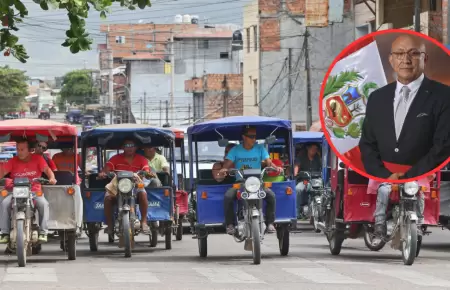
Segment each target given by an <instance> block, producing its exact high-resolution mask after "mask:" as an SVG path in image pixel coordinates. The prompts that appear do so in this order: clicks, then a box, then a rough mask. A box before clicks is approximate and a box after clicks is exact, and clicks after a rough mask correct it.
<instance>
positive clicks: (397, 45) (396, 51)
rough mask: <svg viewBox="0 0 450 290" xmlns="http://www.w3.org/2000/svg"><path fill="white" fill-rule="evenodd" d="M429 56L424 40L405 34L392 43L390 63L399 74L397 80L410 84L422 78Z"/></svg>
mask: <svg viewBox="0 0 450 290" xmlns="http://www.w3.org/2000/svg"><path fill="white" fill-rule="evenodd" d="M426 61H427V55H426V52H425V43H424V41H423V39H422V38H420V37H418V36H415V35H411V34H403V35H401V36H399V37H397V38H396V39H395V40H394V42H393V43H392V48H391V55H390V56H389V62H390V64H391V66H392V69H393V70H394V71H395V72H396V74H397V80H398V81H399V82H400V83H402V84H405V85H407V84H409V83H411V82H413V81H414V80H416V79H417V78H418V77H420V76H421V75H422V73H423V71H424V70H425V63H426Z"/></svg>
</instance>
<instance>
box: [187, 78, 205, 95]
mask: <svg viewBox="0 0 450 290" xmlns="http://www.w3.org/2000/svg"><path fill="white" fill-rule="evenodd" d="M184 91H185V92H186V93H202V92H203V79H202V78H195V79H191V80H186V81H184Z"/></svg>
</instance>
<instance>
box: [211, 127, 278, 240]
mask: <svg viewBox="0 0 450 290" xmlns="http://www.w3.org/2000/svg"><path fill="white" fill-rule="evenodd" d="M242 140H243V142H242V144H239V145H236V146H235V147H234V148H233V149H231V150H230V152H229V153H228V155H227V156H226V158H225V161H224V164H223V167H222V169H221V170H220V173H219V174H221V175H223V176H225V174H226V173H227V171H228V169H229V168H231V167H232V166H233V164H234V166H235V168H238V169H240V170H243V169H260V170H261V163H262V162H264V163H265V164H266V166H267V167H274V168H275V169H278V171H279V172H281V171H283V169H282V168H278V167H276V166H274V165H273V164H272V160H271V159H270V156H269V153H268V152H267V150H266V149H265V148H264V146H263V145H261V144H255V143H256V128H255V127H253V126H246V127H245V128H244V130H243V132H242ZM264 190H265V192H266V198H265V200H266V202H267V208H266V221H267V232H268V233H274V232H275V231H276V230H275V227H274V226H273V223H274V222H275V203H276V201H275V193H274V192H273V191H272V190H270V189H269V188H265V189H264ZM236 194H237V189H234V188H230V189H228V190H227V192H225V197H224V212H225V224H226V225H227V233H228V234H229V235H233V234H234V230H235V229H234V210H233V205H234V201H235V200H236Z"/></svg>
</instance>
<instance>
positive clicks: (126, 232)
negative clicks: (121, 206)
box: [122, 212, 132, 258]
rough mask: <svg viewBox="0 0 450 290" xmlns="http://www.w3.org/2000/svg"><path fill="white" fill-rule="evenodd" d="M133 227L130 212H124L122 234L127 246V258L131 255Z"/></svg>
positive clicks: (125, 246)
mask: <svg viewBox="0 0 450 290" xmlns="http://www.w3.org/2000/svg"><path fill="white" fill-rule="evenodd" d="M131 234H132V233H131V228H130V214H129V212H124V213H122V236H123V242H124V248H125V258H130V257H131Z"/></svg>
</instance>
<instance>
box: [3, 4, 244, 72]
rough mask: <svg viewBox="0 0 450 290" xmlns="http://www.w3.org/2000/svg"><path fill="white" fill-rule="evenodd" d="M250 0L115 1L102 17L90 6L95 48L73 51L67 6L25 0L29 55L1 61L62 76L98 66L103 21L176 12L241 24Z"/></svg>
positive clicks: (160, 18) (159, 18)
mask: <svg viewBox="0 0 450 290" xmlns="http://www.w3.org/2000/svg"><path fill="white" fill-rule="evenodd" d="M248 2H249V0H154V1H152V7H147V8H145V9H143V10H140V9H139V8H137V9H136V10H134V11H130V10H128V9H126V8H122V7H120V5H118V4H115V5H113V7H112V8H111V14H109V15H108V18H107V19H105V20H103V19H101V18H100V14H99V13H98V12H97V11H94V10H93V9H92V8H91V11H90V12H89V18H88V19H86V24H87V31H88V32H89V33H90V35H91V37H92V38H93V40H94V43H93V44H92V50H91V51H86V52H79V53H77V54H72V53H71V52H70V50H69V48H66V47H62V46H61V43H63V42H64V39H65V31H66V30H67V28H68V27H69V20H68V19H67V12H66V11H65V10H52V9H51V8H50V10H48V11H43V10H42V9H41V8H40V6H39V5H38V4H36V3H34V2H33V1H32V0H23V3H24V4H25V5H26V7H27V9H28V11H29V14H28V16H27V17H26V18H25V20H24V23H22V24H20V25H19V29H20V31H19V32H16V34H17V35H18V36H19V37H20V40H19V43H20V44H23V45H24V46H25V48H26V49H27V52H28V55H29V56H30V58H29V59H28V61H27V63H26V64H22V63H20V62H19V61H17V60H16V59H14V58H13V57H12V56H9V57H5V56H3V54H1V55H0V65H9V66H10V67H12V68H17V69H21V70H25V71H26V72H27V73H26V74H27V75H28V76H30V77H45V78H52V77H56V76H63V75H64V74H65V73H67V72H69V71H71V70H75V69H83V68H87V69H98V66H99V65H98V51H97V44H98V43H105V35H104V34H102V33H100V25H101V24H112V23H139V21H141V22H142V23H146V22H154V23H158V24H164V23H173V21H174V16H175V15H176V14H181V15H184V14H190V15H198V16H199V22H200V24H205V23H209V24H228V23H233V24H238V25H242V13H243V7H244V5H245V4H246V3H248Z"/></svg>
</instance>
